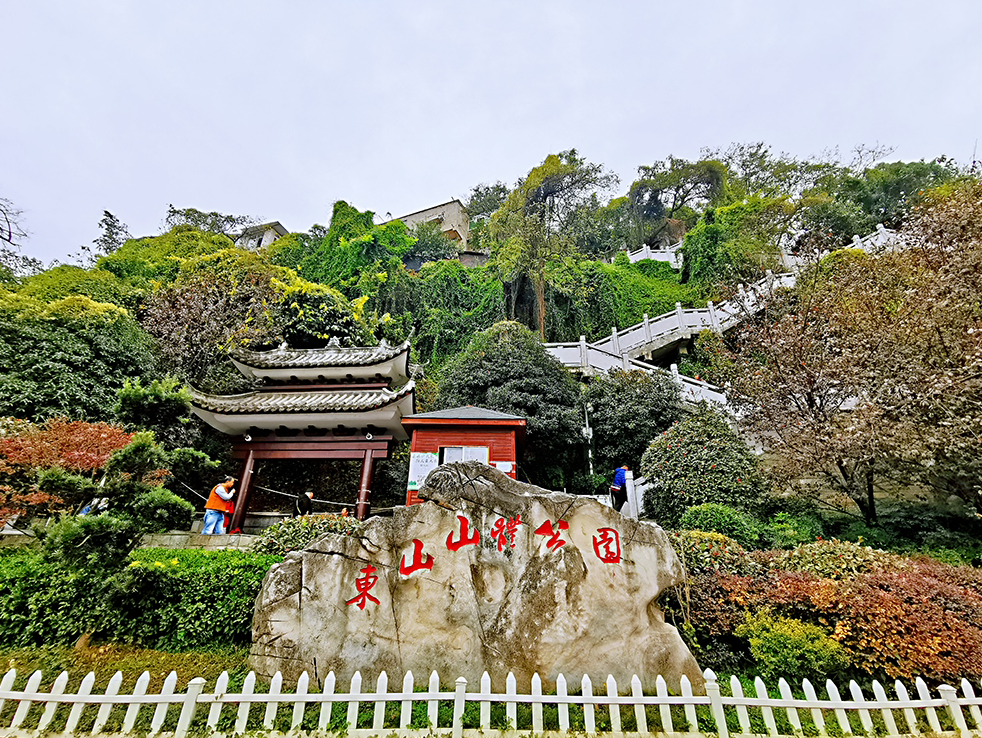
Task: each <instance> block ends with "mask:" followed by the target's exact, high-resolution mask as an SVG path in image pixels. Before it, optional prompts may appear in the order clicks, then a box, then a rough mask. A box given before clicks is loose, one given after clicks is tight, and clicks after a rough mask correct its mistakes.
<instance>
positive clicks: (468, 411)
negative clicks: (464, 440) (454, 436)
mask: <svg viewBox="0 0 982 738" xmlns="http://www.w3.org/2000/svg"><path fill="white" fill-rule="evenodd" d="M403 420H521V421H522V422H524V421H525V418H523V417H521V416H520V415H509V414H508V413H500V412H498V411H497V410H488V409H487V408H484V407H476V406H475V405H465V406H463V407H455V408H451V409H450V410H434V411H433V412H430V413H417V414H415V415H407V416H406V417H405V418H403Z"/></svg>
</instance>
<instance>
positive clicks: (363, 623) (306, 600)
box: [249, 462, 703, 691]
mask: <svg viewBox="0 0 982 738" xmlns="http://www.w3.org/2000/svg"><path fill="white" fill-rule="evenodd" d="M420 497H422V498H424V499H425V500H427V501H426V502H424V503H423V504H421V505H413V506H411V507H405V508H398V509H396V511H395V513H394V515H393V516H392V517H391V518H372V519H370V520H369V521H368V522H367V523H366V524H365V525H364V527H362V529H361V531H360V533H359V537H357V538H355V537H345V536H337V535H333V534H330V535H326V536H323V537H322V538H319V539H318V540H316V541H315V542H314V543H312V544H311V545H310V546H308V547H307V548H306V549H305V550H304V551H302V552H296V553H291V554H289V555H288V556H287V558H286V559H285V560H284V561H283V563H281V564H277V565H275V566H274V567H273V568H272V569H271V570H270V571H269V573H268V574H267V575H266V579H265V581H264V582H263V587H262V591H261V592H260V594H259V597H258V599H257V600H256V611H255V616H254V619H253V645H252V651H251V654H250V657H249V661H250V665H251V666H252V668H253V669H255V670H256V671H257V672H258V673H260V674H264V675H266V676H270V675H272V674H273V673H275V672H277V671H281V672H283V675H284V678H286V679H288V680H290V679H295V678H297V677H298V676H299V675H300V673H301V672H303V671H307V672H309V673H310V674H311V676H313V677H315V678H316V679H318V680H323V678H324V677H325V676H326V675H327V674H328V672H330V671H333V672H334V673H335V674H336V675H337V677H338V679H339V683H340V684H345V683H346V680H348V679H350V677H351V675H352V674H353V673H354V672H355V671H360V672H361V674H362V676H363V677H365V678H366V679H369V680H371V681H368V682H366V684H371V683H373V682H374V679H375V677H376V676H377V675H378V673H379V672H381V671H383V670H384V671H386V672H387V673H388V674H389V675H390V679H391V678H392V677H393V676H395V675H398V677H401V675H402V674H403V673H404V672H405V671H407V670H411V671H412V672H413V674H414V675H416V677H417V679H418V680H419V679H425V678H426V677H427V676H428V675H429V674H430V672H432V671H433V670H436V671H437V673H438V674H439V675H440V681H441V683H442V684H453V681H454V680H455V679H456V678H457V677H458V676H464V677H466V678H467V681H468V683H469V684H470V685H472V686H471V687H469V689H474V688H476V686H477V684H478V683H479V681H480V678H481V675H482V674H483V672H484V671H487V672H488V673H489V674H490V675H491V680H492V684H493V687H494V688H495V689H497V690H503V688H504V684H505V678H506V677H507V675H508V672H514V674H515V676H516V678H517V679H518V684H519V686H520V687H523V686H524V688H526V689H527V688H528V687H529V684H530V682H531V679H532V675H533V674H534V673H538V674H539V675H540V676H541V677H542V679H543V681H544V682H545V684H544V687H545V688H547V689H550V688H552V687H554V684H555V679H556V677H557V675H559V674H560V673H562V674H564V675H565V676H566V679H567V681H568V682H569V683H570V684H571V686H572V685H575V686H578V685H579V681H580V679H581V678H582V676H583V674H589V675H590V678H591V679H592V680H593V681H594V684H598V683H599V681H602V680H604V679H605V678H606V677H607V675H608V674H613V675H614V677H615V678H616V679H617V682H618V684H619V685H622V687H626V686H627V685H628V684H629V683H630V680H631V677H632V676H633V675H634V674H637V675H638V676H639V677H640V678H641V683H642V686H643V687H644V689H645V690H652V691H653V690H654V688H655V679H656V678H657V677H658V675H662V676H664V677H665V679H666V681H667V682H668V685H669V686H670V687H671V688H673V689H676V690H677V689H678V687H679V680H680V677H681V676H682V675H683V674H684V675H686V676H687V677H688V678H689V680H690V681H691V682H692V684H693V686H694V687H695V688H696V689H699V688H700V687H701V685H702V683H703V681H702V676H701V674H700V672H699V668H698V666H697V665H696V662H695V659H694V658H693V657H692V654H691V653H689V650H688V649H687V648H686V646H685V644H684V643H683V642H682V639H681V638H680V637H679V635H678V632H677V631H676V630H675V628H673V627H672V626H670V625H668V624H666V623H665V621H664V618H663V615H662V612H661V609H660V608H659V607H658V605H657V604H656V602H657V599H658V596H659V595H660V594H661V593H662V591H663V590H664V589H665V588H666V587H669V586H671V585H672V584H674V583H676V582H677V581H679V580H680V578H681V577H682V569H681V565H680V564H679V561H678V559H677V557H676V555H675V552H674V551H673V549H672V547H671V544H670V543H669V541H668V538H667V536H666V535H665V533H664V532H663V531H662V530H661V528H658V527H656V526H653V525H649V524H644V523H638V522H637V521H634V520H631V519H629V518H625V517H623V516H621V515H620V514H618V513H616V512H614V511H613V510H612V509H611V508H609V507H606V506H604V505H601V504H600V503H598V502H596V501H594V500H591V499H588V498H582V497H575V496H571V495H566V494H560V493H550V492H548V491H546V490H543V489H540V488H538V487H533V486H530V485H527V484H522V483H519V482H515V481H513V480H511V479H509V478H508V477H507V476H505V475H504V474H502V473H501V472H499V471H497V470H495V469H492V468H490V467H488V466H484V465H483V464H478V463H475V462H462V463H455V464H448V465H445V466H443V467H440V468H439V469H437V470H435V471H434V472H433V473H432V474H430V476H429V478H428V479H427V483H426V486H425V487H424V488H423V489H422V490H421V492H420ZM573 688H575V687H573Z"/></svg>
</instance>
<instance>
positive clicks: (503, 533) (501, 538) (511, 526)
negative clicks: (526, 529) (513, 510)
mask: <svg viewBox="0 0 982 738" xmlns="http://www.w3.org/2000/svg"><path fill="white" fill-rule="evenodd" d="M521 524H522V516H521V515H516V516H515V517H513V518H512V519H511V520H509V519H508V518H498V519H497V520H496V521H495V522H494V526H493V527H492V528H491V537H492V538H493V539H494V540H496V541H497V542H498V550H499V551H502V550H504V548H505V546H508V547H509V548H515V531H517V530H518V526H520V525H521Z"/></svg>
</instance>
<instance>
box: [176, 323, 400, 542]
mask: <svg viewBox="0 0 982 738" xmlns="http://www.w3.org/2000/svg"><path fill="white" fill-rule="evenodd" d="M232 361H233V363H234V364H235V366H236V367H237V368H238V370H239V371H240V372H242V374H244V375H245V376H246V377H248V378H250V379H254V380H258V381H260V382H262V385H261V386H260V387H259V388H258V389H256V390H254V391H252V392H246V393H243V394H237V395H211V394H206V393H204V392H199V391H197V390H195V389H194V388H189V391H190V393H191V409H192V410H193V411H194V413H195V414H196V415H197V416H198V417H200V418H201V419H202V420H204V421H205V422H206V423H208V425H210V426H212V427H213V428H216V429H218V430H220V431H222V432H223V433H227V434H228V435H230V436H234V440H233V456H234V457H235V458H237V459H241V460H242V468H241V472H240V474H239V495H238V500H237V501H236V505H235V512H234V514H233V515H232V520H231V523H230V525H229V530H235V529H236V528H241V526H242V521H243V519H244V518H245V514H246V512H247V510H248V507H249V491H250V485H251V483H252V474H253V466H254V464H255V462H256V461H257V460H261V459H349V460H359V461H361V462H362V467H361V481H360V483H359V488H358V496H357V502H356V503H355V514H356V516H357V517H358V519H359V520H362V519H364V518H365V516H366V515H367V513H368V509H369V501H368V498H369V489H370V486H371V483H372V473H373V466H374V462H375V460H376V459H384V458H387V457H388V455H389V446H390V444H391V443H392V442H393V441H396V440H406V439H407V438H408V436H407V434H406V431H404V430H403V428H402V424H401V422H400V421H401V420H402V418H403V416H404V415H411V414H412V413H413V410H414V403H415V401H414V396H413V390H414V384H413V381H412V379H410V377H409V371H408V364H409V342H408V341H406V342H405V343H403V344H401V345H399V346H389V345H388V344H387V343H386V342H385V341H384V340H383V341H382V343H381V344H380V345H379V346H374V347H352V348H342V347H341V346H340V345H338V343H337V341H334V342H333V343H332V344H330V345H328V347H327V348H322V349H291V348H286V347H280V348H279V349H276V350H273V351H247V350H244V349H236V350H233V352H232Z"/></svg>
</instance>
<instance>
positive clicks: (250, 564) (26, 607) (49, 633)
mask: <svg viewBox="0 0 982 738" xmlns="http://www.w3.org/2000/svg"><path fill="white" fill-rule="evenodd" d="M131 558H132V561H131V563H130V564H129V566H127V567H126V568H125V569H124V570H123V571H121V572H119V573H118V574H114V575H113V576H110V577H106V578H99V577H95V576H91V577H90V576H86V575H83V574H79V573H77V572H69V571H67V570H66V569H64V568H61V567H57V566H54V565H51V564H47V563H44V562H43V561H42V560H41V558H40V557H39V556H38V555H37V554H36V553H34V552H25V551H22V550H21V551H17V552H12V553H4V554H2V555H0V647H24V646H37V645H67V644H71V643H74V642H75V641H76V640H77V639H78V638H79V637H80V636H81V635H82V634H84V633H87V632H91V633H92V634H93V636H94V638H95V639H96V640H105V641H112V642H116V643H133V644H138V645H140V646H143V647H146V648H154V649H158V650H163V651H185V650H193V649H213V648H216V647H224V646H238V645H245V644H248V643H249V639H250V627H251V625H252V611H253V605H254V603H255V599H256V595H257V594H258V593H259V587H260V585H261V584H262V580H263V577H264V576H265V575H266V572H267V571H268V570H269V568H270V566H272V565H273V564H274V563H276V562H278V561H280V560H281V559H282V557H280V556H271V555H263V554H256V553H250V552H243V551H200V550H193V549H188V550H165V549H142V550H138V551H136V552H134V553H133V555H132V557H131Z"/></svg>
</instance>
